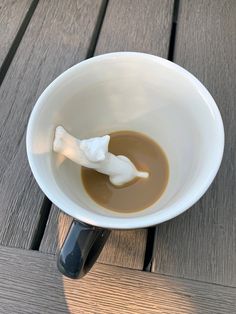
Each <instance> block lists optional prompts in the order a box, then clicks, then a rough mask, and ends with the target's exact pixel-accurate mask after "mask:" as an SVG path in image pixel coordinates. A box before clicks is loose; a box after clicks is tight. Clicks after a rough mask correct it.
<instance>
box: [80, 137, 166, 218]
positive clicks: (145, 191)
mask: <svg viewBox="0 0 236 314" xmlns="http://www.w3.org/2000/svg"><path fill="white" fill-rule="evenodd" d="M110 136H111V139H110V143H109V152H111V153H113V154H114V155H124V156H126V157H128V158H129V159H130V160H131V161H132V162H133V163H134V165H135V166H136V168H137V169H138V170H140V171H147V172H148V173H149V177H148V178H145V179H143V178H136V179H134V180H133V181H132V182H129V183H127V184H125V185H123V186H121V187H117V186H114V185H113V184H112V183H111V182H110V180H109V177H108V176H106V175H104V174H101V173H98V172H97V171H95V170H92V169H88V168H85V167H82V168H81V169H82V170H81V175H82V182H83V185H84V187H85V190H86V191H87V193H88V195H89V196H90V197H91V198H92V199H93V200H94V201H95V202H96V203H98V204H99V205H101V206H103V207H105V208H107V209H110V210H113V211H116V212H121V213H130V212H136V211H140V210H143V209H145V208H147V207H149V206H150V205H152V204H153V203H154V202H156V201H157V200H158V199H159V198H160V196H161V195H162V193H163V192H164V190H165V188H166V186H167V183H168V177H169V165H168V160H167V158H166V155H165V153H164V152H163V150H162V149H161V147H160V146H159V145H158V144H157V143H156V142H154V141H153V140H152V139H150V138H149V137H147V136H146V135H144V134H141V133H138V132H133V131H120V132H114V133H112V134H110Z"/></svg>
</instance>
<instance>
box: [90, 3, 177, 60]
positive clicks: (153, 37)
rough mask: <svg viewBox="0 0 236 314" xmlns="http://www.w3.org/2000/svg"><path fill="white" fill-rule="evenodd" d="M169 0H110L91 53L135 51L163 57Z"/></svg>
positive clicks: (167, 29)
mask: <svg viewBox="0 0 236 314" xmlns="http://www.w3.org/2000/svg"><path fill="white" fill-rule="evenodd" d="M172 10H173V1H172V0H121V1H116V0H110V1H109V5H108V8H107V13H106V17H105V21H104V23H103V26H102V29H101V34H100V36H99V41H98V44H97V47H96V51H95V54H96V55H98V54H101V53H107V52H113V51H139V52H146V53H151V54H154V55H158V56H160V57H165V58H166V57H167V55H168V47H169V39H170V31H171V17H172Z"/></svg>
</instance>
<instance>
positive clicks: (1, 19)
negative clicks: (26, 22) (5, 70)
mask: <svg viewBox="0 0 236 314" xmlns="http://www.w3.org/2000/svg"><path fill="white" fill-rule="evenodd" d="M30 4H31V0H17V1H15V0H1V1H0V43H1V49H0V67H1V65H2V63H3V61H4V59H5V57H6V55H7V53H8V51H9V49H10V47H11V44H12V42H13V40H14V38H15V36H16V34H17V32H18V30H19V28H20V26H21V23H22V21H23V19H24V17H25V15H26V13H27V11H28V9H29V7H30Z"/></svg>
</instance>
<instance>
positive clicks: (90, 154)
mask: <svg viewBox="0 0 236 314" xmlns="http://www.w3.org/2000/svg"><path fill="white" fill-rule="evenodd" d="M98 139H99V145H98V143H97V142H98ZM109 141H110V136H109V135H105V136H102V137H99V138H98V137H95V138H91V139H88V140H82V141H81V142H80V148H81V149H82V151H83V152H84V154H85V156H86V157H87V158H88V159H89V160H90V161H91V162H99V161H103V160H104V159H105V158H106V154H107V152H108V145H109Z"/></svg>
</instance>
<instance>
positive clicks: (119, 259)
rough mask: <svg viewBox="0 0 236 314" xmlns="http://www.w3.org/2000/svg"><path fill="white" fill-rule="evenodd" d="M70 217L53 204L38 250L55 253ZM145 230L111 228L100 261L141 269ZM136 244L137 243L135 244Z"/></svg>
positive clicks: (61, 241)
mask: <svg viewBox="0 0 236 314" xmlns="http://www.w3.org/2000/svg"><path fill="white" fill-rule="evenodd" d="M71 222H72V217H70V216H68V215H66V214H64V213H63V212H61V211H59V210H58V209H57V208H56V207H55V206H54V205H53V206H52V210H51V212H50V215H49V219H48V223H47V226H46V229H45V233H44V236H43V239H42V242H41V245H40V251H41V252H45V253H50V254H55V253H56V252H57V251H58V250H59V248H60V247H61V245H62V243H63V242H64V239H65V236H66V235H67V232H68V230H69V227H70V225H71ZM145 240H146V230H143V229H137V230H129V231H119V230H113V231H112V233H111V235H110V236H109V238H108V241H107V243H106V245H105V247H104V248H103V250H102V253H101V255H100V256H99V259H98V261H99V262H100V263H105V264H111V265H117V266H125V267H128V268H136V269H142V268H143V262H144V254H145V247H146V241H145ZM137 244H138V245H137Z"/></svg>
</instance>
